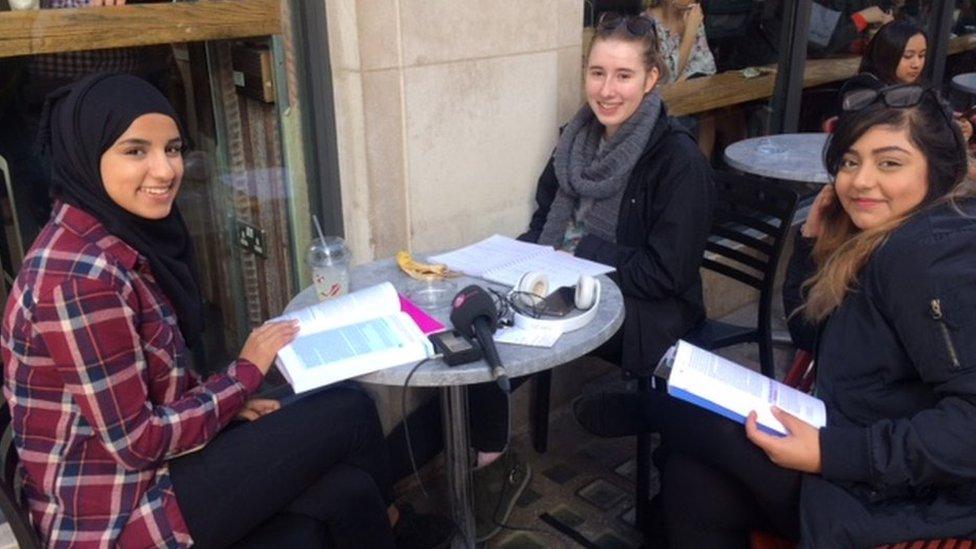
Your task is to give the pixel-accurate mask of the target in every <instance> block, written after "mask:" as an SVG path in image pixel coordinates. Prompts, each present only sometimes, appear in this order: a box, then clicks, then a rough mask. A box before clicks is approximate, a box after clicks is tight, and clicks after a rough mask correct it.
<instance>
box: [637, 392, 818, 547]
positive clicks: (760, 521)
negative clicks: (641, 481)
mask: <svg viewBox="0 0 976 549" xmlns="http://www.w3.org/2000/svg"><path fill="white" fill-rule="evenodd" d="M642 410H643V412H644V414H645V415H644V417H643V418H642V420H643V421H644V423H645V424H646V425H647V426H648V428H649V430H651V431H655V432H659V433H661V447H660V448H659V449H658V451H657V452H656V453H655V456H654V461H655V463H656V464H658V467H659V469H660V471H661V493H660V496H659V498H658V501H657V502H655V503H656V504H657V505H656V507H657V508H658V509H663V513H661V514H659V515H658V516H657V517H655V519H656V520H657V521H660V522H663V523H664V526H665V528H666V531H667V541H668V543H669V545H670V546H671V547H717V548H722V547H748V546H749V540H748V534H749V532H750V531H751V530H763V531H767V532H773V533H775V534H778V535H780V536H783V537H786V538H789V539H794V540H795V539H797V538H798V537H799V497H800V480H801V478H802V473H799V472H798V471H794V470H790V469H784V468H782V467H779V466H777V465H775V464H773V463H772V462H771V461H770V460H769V458H768V457H767V456H766V454H765V453H763V451H762V450H760V449H759V447H757V446H756V445H754V444H753V443H752V442H750V441H749V439H747V438H746V436H745V427H744V426H743V425H741V424H739V423H736V422H734V421H731V420H728V419H725V418H723V417H721V416H719V415H717V414H713V413H711V412H709V411H706V410H703V409H701V408H698V407H697V406H693V405H691V404H687V403H685V402H683V401H681V400H678V399H674V398H671V397H670V396H668V395H667V394H665V393H661V392H652V393H648V394H647V395H646V402H645V405H644V406H643V407H642ZM660 522H659V523H660Z"/></svg>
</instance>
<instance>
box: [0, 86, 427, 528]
mask: <svg viewBox="0 0 976 549" xmlns="http://www.w3.org/2000/svg"><path fill="white" fill-rule="evenodd" d="M46 105H47V106H46V110H45V118H44V119H43V120H42V135H43V138H44V141H45V142H46V144H47V146H48V148H49V149H50V151H51V158H52V161H53V167H52V173H53V188H52V189H53V191H52V192H53V195H54V196H55V197H56V200H57V201H56V204H55V207H54V213H53V215H52V218H51V220H50V221H49V222H48V224H47V225H46V226H45V227H44V229H43V230H42V231H41V234H40V235H39V236H38V238H37V240H36V241H35V242H34V244H33V246H32V247H31V249H30V251H29V252H28V253H27V257H26V258H25V259H24V263H23V266H22V268H21V270H20V273H19V274H18V276H17V279H16V281H15V283H14V286H13V289H12V291H11V293H10V297H9V298H8V300H7V305H6V310H5V313H4V319H3V325H2V329H0V343H2V358H3V363H4V386H3V389H4V397H5V398H6V400H7V403H8V404H9V406H10V411H11V415H12V418H13V419H12V422H11V425H12V427H13V433H14V445H15V446H16V448H17V451H18V453H19V455H20V463H21V464H22V465H23V468H24V472H25V484H24V492H25V494H26V499H27V502H28V505H29V507H30V514H31V517H32V519H33V523H34V525H35V527H36V528H37V529H38V531H39V533H40V534H41V536H42V538H43V539H44V540H45V543H46V544H47V545H48V546H51V547H68V546H80V545H83V546H91V547H116V546H118V547H151V546H157V547H185V546H188V545H190V544H191V543H193V544H196V545H199V546H201V547H224V546H228V545H231V544H234V543H237V542H240V541H242V540H243V539H244V538H246V537H247V536H249V535H252V534H253V533H254V531H256V530H257V531H258V532H259V533H260V531H261V529H262V528H273V527H274V525H275V524H285V525H287V527H288V528H296V527H297V528H305V529H307V530H308V531H309V533H310V535H311V536H312V537H316V536H317V537H320V538H322V539H321V540H320V541H321V542H322V543H324V542H325V541H326V539H327V538H326V537H325V536H326V535H327V536H329V537H330V538H331V540H332V542H334V544H335V545H336V546H339V547H393V546H394V530H392V529H391V527H390V524H391V522H396V523H397V525H398V529H397V531H398V532H405V531H408V530H409V528H405V527H404V526H402V525H404V524H407V522H408V521H410V520H411V519H410V518H408V519H404V518H402V517H398V511H397V509H396V508H395V507H393V506H392V491H391V479H390V473H389V463H388V456H387V450H386V446H385V443H384V440H383V436H382V430H381V427H380V423H379V420H378V418H377V415H376V411H375V408H374V406H373V403H372V401H371V400H370V399H369V398H368V397H367V396H365V395H364V394H363V393H361V392H359V391H357V390H354V389H349V388H344V389H333V390H329V391H324V392H320V393H317V394H314V395H310V396H307V397H305V398H302V399H299V400H297V401H296V402H294V403H292V404H290V405H288V406H286V407H284V408H281V406H280V405H279V403H278V402H277V401H274V400H267V399H261V398H256V397H255V392H256V390H257V389H258V387H259V386H260V384H261V381H262V379H263V377H264V375H265V373H266V372H267V371H268V369H269V368H270V366H271V364H272V361H273V359H274V356H275V354H276V353H277V351H278V349H280V348H281V347H282V346H283V345H285V344H287V343H288V342H290V341H291V340H292V339H293V338H294V337H295V335H296V334H297V332H298V326H297V325H296V324H294V323H285V322H279V323H267V324H265V325H263V326H261V327H258V328H256V329H255V330H254V331H253V332H252V333H251V335H250V337H249V338H248V339H247V341H246V342H245V344H244V347H243V348H242V349H241V354H240V357H239V358H238V359H237V360H235V361H234V362H233V363H232V364H230V365H229V366H228V367H227V368H226V369H225V370H224V371H223V372H221V373H218V374H215V375H212V376H210V377H208V378H206V379H201V377H200V376H199V375H197V373H196V372H194V371H191V370H190V369H189V366H188V364H189V355H188V353H189V350H188V347H189V346H193V345H195V344H197V343H199V340H200V334H201V331H202V328H203V326H202V311H201V308H202V301H201V298H200V290H199V284H198V282H197V280H196V278H195V274H194V264H193V248H192V244H191V242H190V237H189V234H188V233H187V230H186V227H185V225H184V223H183V220H182V217H181V216H180V213H179V211H178V209H177V208H176V206H175V205H174V200H175V198H176V194H177V193H178V192H179V189H180V183H181V177H182V173H183V160H182V149H183V145H184V141H183V133H182V131H181V129H180V126H179V125H178V123H177V121H176V120H177V118H176V115H175V113H174V112H173V108H172V106H171V105H170V104H169V103H168V102H167V101H166V99H165V98H164V97H163V96H162V95H161V94H160V93H159V91H157V90H156V89H155V88H153V87H152V86H151V85H149V84H148V83H146V82H145V81H144V80H140V79H138V78H136V77H134V76H128V75H110V74H99V75H94V76H91V77H87V78H85V79H83V80H81V81H79V82H77V83H75V84H73V85H72V86H69V87H65V88H62V89H60V90H58V91H56V92H54V94H52V95H51V96H49V100H48V102H47V104H46ZM279 408H280V411H279ZM235 419H238V420H245V421H244V422H243V423H240V424H236V425H232V424H231V422H232V421H234V420H235ZM296 525H297V526H296ZM439 541H443V538H441V540H439Z"/></svg>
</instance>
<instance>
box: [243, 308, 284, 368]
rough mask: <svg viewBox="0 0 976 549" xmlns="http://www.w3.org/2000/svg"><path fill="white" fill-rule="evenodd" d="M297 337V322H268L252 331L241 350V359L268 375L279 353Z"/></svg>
mask: <svg viewBox="0 0 976 549" xmlns="http://www.w3.org/2000/svg"><path fill="white" fill-rule="evenodd" d="M297 335H298V321H297V320H291V321H283V322H266V323H264V324H262V325H261V326H258V327H257V328H255V329H254V330H252V331H251V335H249V336H248V337H247V341H245V342H244V347H243V348H242V349H241V355H240V358H242V359H244V360H248V361H250V362H251V363H253V364H254V365H255V366H257V367H258V369H259V370H261V373H262V374H266V373H268V369H270V368H271V363H272V362H274V357H275V355H276V354H278V351H279V350H280V349H281V348H282V347H284V346H285V345H288V344H289V343H291V342H292V340H294V339H295V336H297Z"/></svg>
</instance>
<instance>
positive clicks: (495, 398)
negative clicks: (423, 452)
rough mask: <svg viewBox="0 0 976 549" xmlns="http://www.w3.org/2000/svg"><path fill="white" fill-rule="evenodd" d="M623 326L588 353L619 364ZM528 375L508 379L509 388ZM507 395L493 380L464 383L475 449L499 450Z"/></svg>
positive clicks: (504, 430) (505, 441)
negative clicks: (471, 383) (466, 386)
mask: <svg viewBox="0 0 976 549" xmlns="http://www.w3.org/2000/svg"><path fill="white" fill-rule="evenodd" d="M622 341H623V328H621V329H619V330H617V332H616V333H615V334H614V335H612V336H611V337H610V339H609V340H607V342H606V343H604V344H603V345H601V346H600V347H598V348H597V349H596V350H594V351H593V352H592V353H590V356H597V357H600V358H602V359H604V360H606V361H608V362H612V363H614V364H620V350H621V346H622ZM531 378H532V376H522V377H517V378H514V379H512V380H510V381H511V384H512V391H515V389H517V388H519V387H520V386H521V385H522V384H523V383H525V382H526V381H528V380H529V379H531ZM508 416H509V414H508V396H506V395H505V393H504V392H503V391H502V390H501V389H499V388H498V384H497V383H478V384H476V385H470V386H469V387H468V417H469V418H470V419H469V422H468V423H469V425H470V428H471V447H472V448H474V449H475V450H478V451H479V452H501V451H502V450H504V449H505V445H506V444H508V435H509V432H508V427H509V426H508V423H509V417H508Z"/></svg>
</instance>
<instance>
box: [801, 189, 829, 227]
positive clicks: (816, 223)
mask: <svg viewBox="0 0 976 549" xmlns="http://www.w3.org/2000/svg"><path fill="white" fill-rule="evenodd" d="M834 199H835V196H834V186H833V185H824V188H823V189H820V193H819V194H817V198H815V199H813V205H812V206H810V213H809V214H808V215H807V220H806V222H804V223H803V226H802V227H800V234H802V235H803V238H817V237H819V236H820V233H821V232H822V231H823V218H824V212H826V210H827V207H828V206H830V204H831V202H833V201H834Z"/></svg>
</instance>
